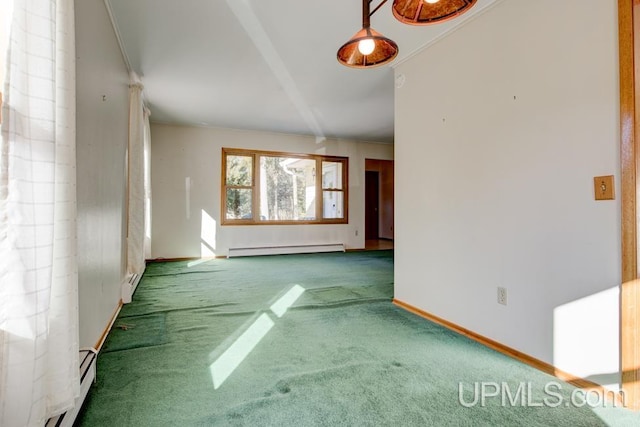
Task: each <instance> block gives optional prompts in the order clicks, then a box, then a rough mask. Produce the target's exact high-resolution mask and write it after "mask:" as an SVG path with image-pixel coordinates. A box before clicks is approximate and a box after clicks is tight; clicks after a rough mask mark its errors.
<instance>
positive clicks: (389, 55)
mask: <svg viewBox="0 0 640 427" xmlns="http://www.w3.org/2000/svg"><path fill="white" fill-rule="evenodd" d="M365 39H371V40H373V43H374V48H373V52H371V53H370V54H368V55H364V54H362V53H361V52H360V50H359V49H358V45H359V44H360V41H361V40H365ZM396 56H398V45H397V44H395V42H394V41H393V40H390V39H388V38H386V37H384V36H383V35H382V34H380V33H379V32H377V31H376V30H374V29H373V28H363V29H362V30H360V31H358V32H357V33H356V34H355V35H354V36H353V37H351V39H349V41H348V42H346V43H345V44H343V45H342V47H341V48H340V49H338V61H339V62H340V63H341V64H342V65H346V66H347V67H352V68H371V67H376V66H379V65H383V64H386V63H387V62H390V61H393V59H394V58H395V57H396Z"/></svg>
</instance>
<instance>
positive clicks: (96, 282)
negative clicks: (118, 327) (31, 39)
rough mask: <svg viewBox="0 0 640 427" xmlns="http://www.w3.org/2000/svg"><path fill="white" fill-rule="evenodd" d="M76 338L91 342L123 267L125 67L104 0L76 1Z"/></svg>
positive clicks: (105, 319)
mask: <svg viewBox="0 0 640 427" xmlns="http://www.w3.org/2000/svg"><path fill="white" fill-rule="evenodd" d="M76 54H77V55H76V56H77V65H76V73H77V187H78V280H79V299H80V345H81V346H82V347H86V346H94V345H95V344H96V343H97V341H98V340H99V339H100V336H101V335H102V332H103V330H104V329H105V328H106V327H107V326H108V324H109V321H110V319H111V316H112V315H113V313H114V311H115V310H116V308H117V307H118V303H119V302H120V285H121V282H122V280H123V277H124V273H125V232H126V230H125V226H124V224H125V222H124V219H125V195H126V192H125V183H126V181H125V179H126V175H125V159H126V145H127V138H128V126H129V124H128V123H129V122H128V120H129V114H128V111H129V101H128V99H129V95H128V84H129V80H128V73H127V69H126V67H125V65H124V61H123V59H122V54H121V53H120V49H119V47H118V43H117V40H116V37H115V33H114V31H113V28H112V26H111V22H110V20H109V16H108V14H107V11H106V8H105V6H104V2H103V0H82V1H76Z"/></svg>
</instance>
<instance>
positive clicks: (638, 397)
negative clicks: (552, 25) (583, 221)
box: [618, 0, 640, 410]
mask: <svg viewBox="0 0 640 427" xmlns="http://www.w3.org/2000/svg"><path fill="white" fill-rule="evenodd" d="M618 44H619V55H620V56H619V61H620V168H621V194H622V196H621V205H622V206H621V208H622V234H621V238H622V284H621V287H620V368H621V372H622V388H623V389H624V392H625V396H624V397H625V403H626V405H627V407H628V408H630V409H633V410H640V348H639V347H640V289H639V287H638V286H639V285H638V283H640V281H639V280H638V279H639V278H640V275H639V274H638V245H637V242H638V237H637V235H638V220H637V213H638V201H639V200H638V196H637V194H638V191H640V186H639V185H638V179H637V177H638V166H639V165H640V147H638V139H639V137H640V129H639V128H638V126H639V125H640V117H639V116H638V115H639V114H640V106H638V105H637V103H636V91H639V90H640V87H639V88H636V81H638V82H640V0H618ZM636 64H637V65H636ZM638 100H640V97H638Z"/></svg>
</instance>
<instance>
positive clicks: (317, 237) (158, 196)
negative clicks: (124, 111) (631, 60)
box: [151, 124, 393, 258]
mask: <svg viewBox="0 0 640 427" xmlns="http://www.w3.org/2000/svg"><path fill="white" fill-rule="evenodd" d="M222 147H231V148H246V149H257V150H267V151H269V150H270V151H285V152H292V153H310V154H326V155H336V156H348V157H349V224H340V225H325V224H322V225H264V226H228V225H227V226H220V183H221V171H220V167H221V161H222V160H221V150H222ZM365 157H366V158H371V159H383V160H390V159H393V146H392V145H386V144H372V143H362V142H354V141H347V140H335V139H328V140H326V141H324V142H321V143H316V141H315V138H313V137H309V136H300V135H285V134H278V133H266V132H254V131H241V130H232V129H220V128H196V127H181V126H169V125H161V124H152V127H151V188H152V203H153V208H152V212H153V218H152V249H151V252H152V253H151V255H152V257H153V258H182V257H200V256H211V255H213V254H215V255H217V256H221V255H222V256H224V255H227V251H228V248H229V247H252V246H274V245H300V244H316V243H337V242H341V243H345V244H346V246H347V248H362V247H364V165H365V161H364V160H365ZM187 178H188V179H189V180H190V191H188V192H187V189H186V188H187V187H186V186H187V184H186V180H187ZM356 230H357V231H358V236H356V235H355V234H356ZM202 242H206V245H205V246H202ZM206 246H208V247H209V248H210V249H208V248H207V247H206Z"/></svg>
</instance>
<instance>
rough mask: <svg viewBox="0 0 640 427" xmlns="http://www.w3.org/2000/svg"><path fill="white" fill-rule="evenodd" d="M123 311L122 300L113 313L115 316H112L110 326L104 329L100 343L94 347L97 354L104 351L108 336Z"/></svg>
mask: <svg viewBox="0 0 640 427" xmlns="http://www.w3.org/2000/svg"><path fill="white" fill-rule="evenodd" d="M121 309H122V300H120V301H119V302H118V306H117V307H116V309H115V311H114V312H113V315H112V316H111V320H110V321H109V324H108V325H107V327H106V328H105V329H104V331H102V335H100V339H99V340H98V342H96V345H94V346H93V348H95V349H96V351H97V352H100V349H102V345H103V344H104V342H105V341H106V339H107V335H108V334H109V331H110V330H111V328H112V327H113V324H114V323H115V321H116V319H117V318H118V314H120V310H121Z"/></svg>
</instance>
